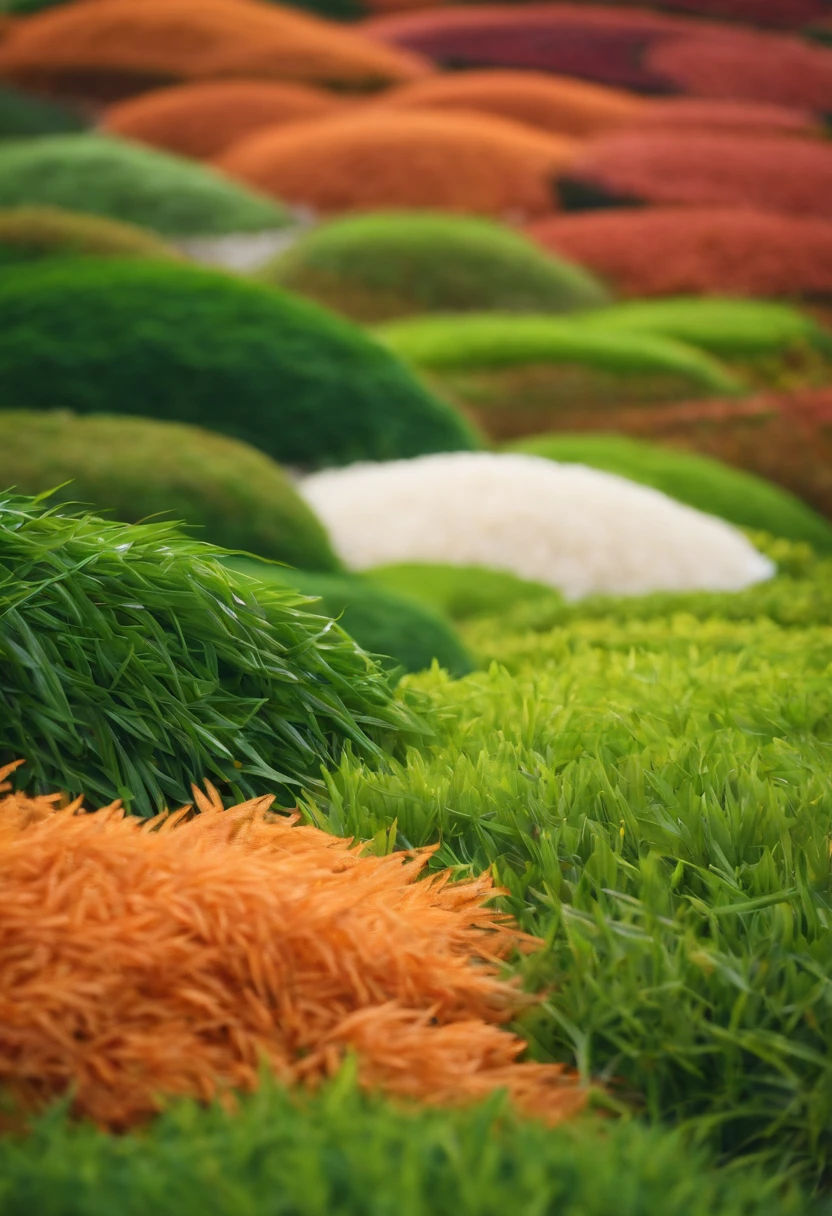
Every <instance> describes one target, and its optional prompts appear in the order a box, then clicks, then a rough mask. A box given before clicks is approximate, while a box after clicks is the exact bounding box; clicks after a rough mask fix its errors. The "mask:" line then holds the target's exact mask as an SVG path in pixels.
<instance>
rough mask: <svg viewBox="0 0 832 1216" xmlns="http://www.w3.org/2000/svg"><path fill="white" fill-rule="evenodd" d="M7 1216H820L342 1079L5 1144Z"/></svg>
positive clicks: (739, 1185)
mask: <svg viewBox="0 0 832 1216" xmlns="http://www.w3.org/2000/svg"><path fill="white" fill-rule="evenodd" d="M0 1210H2V1211H3V1213H4V1216H34V1213H37V1216H112V1214H113V1213H115V1212H118V1213H119V1216H146V1214H147V1213H148V1212H156V1213H158V1214H159V1216H174V1214H175V1216H197V1214H199V1216H267V1213H268V1216H394V1214H396V1216H398V1214H399V1213H400V1214H401V1216H505V1214H506V1213H518V1214H519V1216H549V1214H551V1216H555V1213H556V1214H557V1216H612V1214H613V1213H614V1214H615V1216H671V1214H672V1216H813V1214H814V1216H820V1213H815V1209H814V1206H813V1205H809V1204H808V1203H807V1201H806V1198H805V1196H801V1195H800V1194H799V1193H798V1192H797V1191H796V1189H795V1188H794V1187H791V1186H787V1187H786V1188H785V1192H784V1193H783V1194H782V1195H779V1194H778V1192H777V1189H776V1186H775V1185H774V1183H773V1181H772V1180H771V1179H770V1178H767V1177H766V1176H765V1175H764V1174H763V1173H761V1172H758V1171H756V1170H748V1171H744V1172H741V1173H733V1174H732V1173H729V1172H727V1171H725V1170H717V1169H714V1167H713V1161H712V1159H711V1158H710V1157H709V1155H708V1154H707V1153H706V1152H703V1151H702V1150H701V1149H695V1148H691V1147H690V1146H689V1145H687V1144H685V1143H684V1141H683V1140H682V1139H681V1137H679V1136H678V1135H667V1134H664V1135H662V1134H660V1133H659V1132H657V1131H654V1130H649V1129H646V1128H644V1127H642V1126H640V1125H639V1124H638V1123H636V1122H632V1121H627V1122H620V1123H613V1122H609V1123H606V1124H604V1125H599V1123H598V1122H597V1121H596V1120H586V1121H582V1122H580V1123H579V1124H577V1125H574V1126H568V1127H565V1128H562V1129H559V1130H557V1131H548V1130H547V1129H546V1128H544V1127H542V1126H540V1125H539V1124H534V1123H523V1122H519V1121H518V1120H517V1119H515V1118H514V1117H513V1116H512V1115H511V1113H510V1112H509V1111H507V1110H506V1109H505V1107H504V1106H503V1104H502V1103H501V1102H500V1101H499V1100H494V1101H490V1102H488V1103H485V1104H482V1105H480V1106H478V1107H475V1108H474V1109H472V1110H469V1111H465V1112H448V1111H426V1110H422V1111H415V1110H408V1109H405V1108H399V1107H396V1106H393V1105H391V1104H388V1103H386V1102H382V1101H380V1100H378V1099H375V1098H368V1097H366V1096H362V1095H361V1093H360V1091H359V1090H358V1087H357V1086H356V1084H355V1082H354V1080H353V1079H352V1076H351V1069H350V1068H345V1069H344V1070H343V1071H342V1072H341V1074H339V1075H338V1076H337V1077H336V1078H335V1080H334V1081H332V1082H330V1083H328V1084H327V1085H326V1086H325V1087H324V1089H323V1090H322V1091H321V1093H320V1094H318V1095H315V1096H314V1097H299V1096H294V1097H290V1096H289V1095H287V1094H286V1093H285V1091H282V1090H280V1089H278V1088H277V1087H276V1086H274V1085H270V1086H264V1087H263V1088H262V1089H261V1090H260V1092H259V1093H258V1094H256V1095H254V1096H253V1097H251V1098H246V1099H244V1100H243V1102H242V1103H241V1106H240V1110H239V1112H238V1113H237V1114H234V1115H228V1114H226V1113H224V1112H223V1111H222V1110H220V1109H219V1108H218V1107H216V1106H215V1107H211V1108H210V1109H209V1110H207V1111H201V1110H199V1109H197V1108H196V1107H195V1106H193V1105H190V1104H185V1103H183V1104H179V1105H177V1106H175V1107H174V1108H172V1109H171V1111H170V1112H169V1113H168V1114H166V1115H164V1116H163V1117H162V1118H161V1119H160V1120H158V1121H157V1122H156V1123H155V1124H154V1125H153V1126H151V1127H150V1128H149V1129H148V1130H147V1131H146V1132H145V1133H134V1134H131V1135H125V1136H106V1135H104V1134H102V1133H99V1132H97V1131H95V1130H94V1129H93V1128H91V1127H89V1126H80V1127H79V1126H72V1125H71V1124H70V1123H69V1122H68V1121H67V1120H66V1119H65V1117H64V1115H63V1113H62V1111H61V1110H60V1109H57V1110H54V1111H52V1112H50V1113H49V1114H48V1115H46V1116H45V1117H43V1118H41V1119H40V1120H39V1121H38V1122H37V1123H36V1124H35V1127H34V1129H33V1132H32V1134H31V1135H30V1136H28V1137H27V1138H13V1139H12V1138H6V1139H0Z"/></svg>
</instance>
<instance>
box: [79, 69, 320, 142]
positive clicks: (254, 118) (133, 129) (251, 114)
mask: <svg viewBox="0 0 832 1216" xmlns="http://www.w3.org/2000/svg"><path fill="white" fill-rule="evenodd" d="M342 104H343V103H342V102H341V101H339V99H338V98H337V97H334V96H333V95H332V94H331V93H325V92H323V90H319V89H312V88H308V87H307V86H305V85H300V84H282V83H278V82H275V83H273V84H272V83H270V82H269V81H260V80H207V81H203V82H200V83H198V84H180V85H174V86H173V88H169V89H155V90H154V91H153V92H151V93H145V94H143V95H142V96H141V97H136V98H132V99H130V100H129V101H123V102H121V103H120V104H119V105H115V106H111V107H110V109H109V110H108V111H107V113H106V115H105V117H104V122H103V126H104V127H105V129H106V130H108V131H111V132H113V133H114V134H116V135H123V136H125V137H126V138H127V139H135V140H138V141H139V142H140V143H143V144H151V145H152V146H153V147H154V148H164V149H165V150H166V151H169V152H176V153H178V154H179V155H180V156H192V157H195V158H196V159H197V160H210V159H211V158H212V157H214V156H219V155H220V153H221V152H224V151H225V150H226V148H229V147H230V146H231V145H232V144H234V143H237V142H238V141H239V140H241V139H243V138H245V136H247V135H250V134H252V132H254V131H257V130H259V129H260V128H262V127H279V126H281V125H283V124H284V123H292V122H298V121H299V120H301V119H305V118H320V117H322V116H323V115H324V114H332V113H334V112H335V111H337V110H338V109H340V107H341V105H342Z"/></svg>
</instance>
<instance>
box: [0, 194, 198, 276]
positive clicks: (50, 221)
mask: <svg viewBox="0 0 832 1216" xmlns="http://www.w3.org/2000/svg"><path fill="white" fill-rule="evenodd" d="M67 255H68V256H73V255H74V256H84V257H151V258H175V257H178V256H179V255H178V254H177V252H176V250H174V249H172V248H171V246H170V245H167V244H165V242H164V241H163V240H162V239H161V237H158V236H156V235H155V233H152V232H146V231H145V230H144V229H143V228H138V227H136V225H135V224H123V223H121V221H119V220H108V219H103V218H102V217H101V216H97V215H82V214H80V213H78V212H75V211H64V210H63V209H62V208H60V207H11V208H9V210H7V211H0V264H2V263H9V262H30V261H37V260H38V259H39V258H45V257H60V256H67Z"/></svg>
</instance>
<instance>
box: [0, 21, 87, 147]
mask: <svg viewBox="0 0 832 1216" xmlns="http://www.w3.org/2000/svg"><path fill="white" fill-rule="evenodd" d="M1 21H2V18H0V22H1ZM0 36H1V32H0ZM88 125H89V124H88V123H87V121H86V119H85V118H84V117H83V116H82V115H81V114H79V113H77V112H76V111H75V110H73V109H70V107H68V106H63V105H59V104H58V103H57V102H54V101H46V100H45V99H44V98H41V97H32V96H31V95H30V94H28V93H21V92H19V91H18V90H17V89H11V88H9V87H8V85H5V84H3V85H0V140H2V139H29V138H31V137H33V136H36V135H63V134H68V133H70V132H73V131H83V129H84V128H85V127H86V126H88Z"/></svg>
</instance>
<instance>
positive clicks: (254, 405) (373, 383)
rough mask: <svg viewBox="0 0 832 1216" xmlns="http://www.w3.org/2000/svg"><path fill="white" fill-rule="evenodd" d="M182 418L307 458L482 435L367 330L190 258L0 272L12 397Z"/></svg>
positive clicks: (1, 393) (293, 460)
mask: <svg viewBox="0 0 832 1216" xmlns="http://www.w3.org/2000/svg"><path fill="white" fill-rule="evenodd" d="M21 408H24V409H31V410H54V409H65V410H71V411H73V412H74V413H77V414H112V413H113V412H118V413H119V414H125V415H135V416H138V417H145V418H157V419H160V420H163V421H167V422H183V423H189V424H192V425H198V426H202V427H204V428H206V429H208V430H215V431H217V432H220V433H222V434H225V435H229V436H231V437H233V438H236V439H241V440H243V441H244V442H247V443H250V444H252V445H253V446H254V447H257V448H259V449H260V450H261V451H263V452H265V453H267V454H268V455H270V456H272V457H273V458H274V459H276V460H279V461H281V462H282V463H285V464H290V465H298V466H302V467H309V468H313V467H320V466H322V465H327V464H347V463H350V462H351V461H355V460H391V459H396V458H399V457H407V456H416V455H419V454H421V453H423V452H438V451H452V450H457V449H463V448H470V447H472V446H474V445H475V443H476V439H475V436H474V434H473V432H472V431H471V429H470V427H469V426H468V424H467V423H466V422H465V421H464V420H463V419H462V418H461V416H459V415H458V414H457V413H456V412H455V411H454V410H453V409H452V408H451V407H450V406H447V405H445V404H444V403H443V402H441V401H439V400H438V399H436V398H435V397H433V396H431V394H430V393H429V392H428V391H427V390H426V389H425V388H423V387H422V385H421V384H420V383H419V382H418V381H417V380H416V379H415V378H414V376H413V375H412V374H411V373H410V372H409V371H408V369H407V368H406V367H405V366H403V365H402V364H401V363H399V362H398V361H397V360H396V359H395V358H394V356H393V355H392V354H390V353H389V352H388V351H387V350H385V349H384V348H383V347H381V346H380V345H378V344H377V343H375V342H374V341H372V339H370V338H369V337H367V336H366V335H365V334H364V333H363V332H362V331H361V330H359V329H358V328H356V327H355V326H352V325H350V324H349V323H348V322H346V321H342V320H340V319H339V318H337V317H334V316H331V315H330V314H328V313H326V312H324V311H323V310H322V309H319V308H317V307H316V306H315V305H312V304H309V303H307V302H306V301H303V300H297V299H295V298H294V297H292V296H290V295H288V294H285V293H282V292H278V291H276V290H274V289H272V288H269V287H264V286H262V285H260V284H254V283H250V282H248V281H246V280H244V279H241V278H234V277H232V276H230V275H225V274H222V273H220V272H217V271H213V270H206V269H203V268H199V267H194V266H190V265H187V264H184V263H183V264H178V263H163V262H155V261H149V260H139V259H130V260H127V259H93V258H85V259H68V258H67V259H58V260H55V261H51V262H41V263H40V264H37V265H29V266H26V267H17V268H10V269H9V270H8V271H6V272H5V273H4V275H3V276H2V280H0V409H21Z"/></svg>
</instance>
